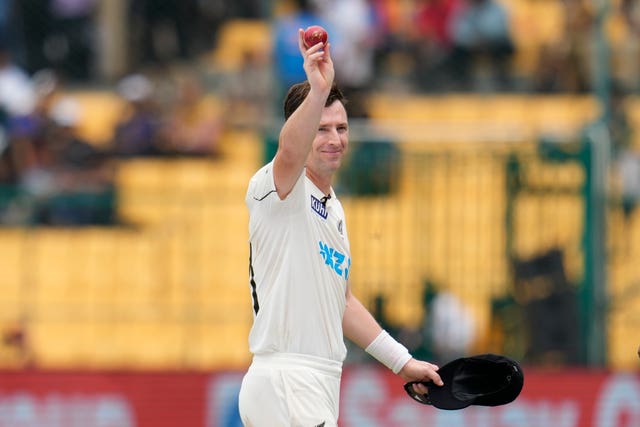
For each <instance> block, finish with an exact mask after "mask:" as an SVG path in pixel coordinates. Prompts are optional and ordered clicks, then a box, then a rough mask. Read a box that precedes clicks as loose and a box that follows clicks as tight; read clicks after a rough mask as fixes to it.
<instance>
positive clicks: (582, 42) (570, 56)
mask: <svg viewBox="0 0 640 427" xmlns="http://www.w3.org/2000/svg"><path fill="white" fill-rule="evenodd" d="M563 5H564V14H563V16H564V18H565V23H564V25H565V29H564V37H563V42H564V46H561V48H562V49H563V53H564V56H565V58H566V59H565V61H564V73H566V75H567V76H566V79H565V81H566V85H567V87H566V90H567V91H570V92H580V93H582V92H585V91H588V90H589V88H590V87H591V73H590V71H589V70H590V68H591V57H592V50H593V42H592V32H591V30H592V27H593V24H594V19H595V16H594V13H593V10H592V8H591V1H587V0H563Z"/></svg>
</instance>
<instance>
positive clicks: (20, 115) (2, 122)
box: [0, 39, 36, 217]
mask: <svg viewBox="0 0 640 427" xmlns="http://www.w3.org/2000/svg"><path fill="white" fill-rule="evenodd" d="M35 98H36V96H35V91H34V88H33V84H32V83H31V80H30V79H29V76H28V75H27V74H26V72H25V71H24V70H23V69H21V68H20V67H18V66H17V65H16V64H15V63H14V61H13V60H12V58H11V56H10V54H9V52H8V50H7V49H6V46H5V45H4V41H3V40H2V39H0V186H1V187H2V188H0V216H2V217H4V216H5V214H6V213H7V210H8V209H10V207H11V205H12V203H13V199H14V198H15V187H14V186H15V184H16V183H17V182H18V181H19V176H20V170H19V169H20V168H19V165H17V164H16V161H15V160H16V154H17V151H18V148H17V147H16V144H15V143H14V141H13V139H14V138H13V134H14V133H18V132H21V131H22V128H24V127H25V124H26V127H29V126H28V121H29V120H28V117H29V115H30V114H31V113H32V112H33V109H34V106H35Z"/></svg>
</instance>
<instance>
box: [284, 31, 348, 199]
mask: <svg viewBox="0 0 640 427" xmlns="http://www.w3.org/2000/svg"><path fill="white" fill-rule="evenodd" d="M303 39H304V30H302V29H300V30H298V46H299V47H300V53H301V54H302V57H303V58H304V70H305V73H306V75H307V80H308V81H309V85H310V91H309V94H308V95H307V97H306V98H305V100H304V101H303V102H302V103H301V104H300V106H299V107H298V108H297V109H296V111H294V112H293V114H292V115H291V116H290V117H289V118H288V119H287V121H286V122H285V123H284V126H283V127H282V130H281V131H280V138H279V142H278V151H277V152H276V155H275V158H274V163H273V176H274V180H275V185H276V190H277V192H278V196H279V197H280V199H284V198H285V197H287V195H288V194H289V193H290V192H291V190H292V189H293V186H294V185H295V183H296V181H297V180H298V178H299V177H300V174H301V173H302V170H303V168H304V163H305V161H306V159H307V155H308V154H309V151H310V150H311V145H312V143H313V140H314V138H315V136H316V132H317V131H318V125H319V124H320V117H321V116H322V110H323V108H324V107H325V103H326V101H327V97H328V96H329V93H330V91H331V85H332V84H333V79H334V75H335V72H334V69H333V62H332V61H331V53H330V49H331V46H330V45H329V44H328V43H327V44H326V45H325V46H324V47H323V46H322V44H317V45H315V46H312V47H310V48H309V49H307V48H305V46H304V42H303Z"/></svg>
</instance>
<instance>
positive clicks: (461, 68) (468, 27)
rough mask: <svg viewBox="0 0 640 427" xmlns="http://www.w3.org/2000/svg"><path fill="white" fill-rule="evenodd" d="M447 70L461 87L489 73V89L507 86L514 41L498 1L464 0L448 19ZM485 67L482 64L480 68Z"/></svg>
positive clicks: (467, 85) (507, 19) (506, 87)
mask: <svg viewBox="0 0 640 427" xmlns="http://www.w3.org/2000/svg"><path fill="white" fill-rule="evenodd" d="M451 39H452V43H453V47H452V52H451V62H450V67H451V68H450V69H451V71H452V72H453V76H454V78H455V80H456V84H457V85H458V86H459V87H460V88H461V89H470V88H472V86H470V83H471V84H473V83H475V82H474V80H475V79H477V78H478V77H480V76H481V73H482V72H483V71H485V70H486V71H488V72H489V80H488V82H487V83H489V85H490V86H491V89H508V88H509V86H510V72H511V70H510V62H511V58H512V57H513V54H514V44H513V40H512V35H511V29H510V27H509V16H508V13H507V10H506V9H505V7H504V5H503V4H502V3H500V2H498V1H497V0H466V2H465V4H464V5H463V6H462V7H460V8H459V9H458V10H457V12H456V13H455V14H454V16H453V17H452V20H451ZM483 66H484V67H483Z"/></svg>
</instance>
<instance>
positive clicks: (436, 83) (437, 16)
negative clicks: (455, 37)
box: [414, 0, 461, 91]
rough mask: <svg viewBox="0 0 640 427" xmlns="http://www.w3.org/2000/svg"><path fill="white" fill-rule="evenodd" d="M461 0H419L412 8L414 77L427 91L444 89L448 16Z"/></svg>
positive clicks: (448, 51)
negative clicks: (414, 56) (414, 8)
mask: <svg viewBox="0 0 640 427" xmlns="http://www.w3.org/2000/svg"><path fill="white" fill-rule="evenodd" d="M460 6H461V0H419V1H418V3H417V6H416V10H415V28H416V34H415V40H414V44H415V50H416V55H417V58H416V78H417V84H418V87H419V88H421V89H423V90H427V91H437V90H447V89H448V87H447V86H446V79H447V78H448V75H449V73H450V71H449V70H447V68H446V65H447V61H448V60H449V55H450V54H451V45H452V41H451V33H450V27H451V19H452V17H453V16H454V14H455V13H456V11H457V10H458V9H459V8H460Z"/></svg>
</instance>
